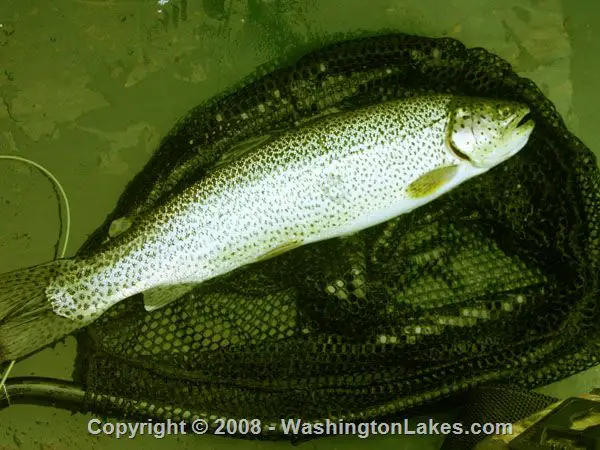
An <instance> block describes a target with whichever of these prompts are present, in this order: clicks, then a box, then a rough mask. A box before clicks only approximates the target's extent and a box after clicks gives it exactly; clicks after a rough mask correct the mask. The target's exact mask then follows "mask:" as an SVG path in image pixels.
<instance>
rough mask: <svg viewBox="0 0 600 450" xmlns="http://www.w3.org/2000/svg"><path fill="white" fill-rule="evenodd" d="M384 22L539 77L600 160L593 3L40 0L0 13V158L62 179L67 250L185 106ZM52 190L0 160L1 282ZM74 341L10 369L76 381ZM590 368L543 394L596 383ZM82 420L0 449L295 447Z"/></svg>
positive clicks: (419, 444) (2, 432) (25, 409)
mask: <svg viewBox="0 0 600 450" xmlns="http://www.w3.org/2000/svg"><path fill="white" fill-rule="evenodd" d="M382 28H387V29H395V30H398V31H402V32H409V33H416V34H423V35H430V36H453V37H456V38H458V39H460V40H462V41H463V42H464V43H465V44H467V45H469V46H483V47H486V48H487V49H489V50H491V51H493V52H496V53H497V54H499V55H500V56H502V57H504V58H505V59H507V60H508V61H510V62H511V63H513V64H514V67H515V69H516V70H517V71H518V72H519V73H521V74H523V75H525V76H528V77H530V78H532V79H533V80H534V81H536V82H537V83H538V84H539V85H540V87H541V88H542V89H543V90H544V92H545V93H546V94H547V95H548V96H549V98H550V99H551V100H552V101H554V102H555V104H556V105H557V107H558V109H559V111H560V112H561V114H563V116H564V117H565V120H566V121H567V123H568V124H569V127H570V128H571V129H572V130H573V131H574V132H575V133H576V134H577V135H578V136H579V137H580V138H581V139H582V140H583V141H584V142H585V143H586V144H587V145H588V146H590V147H591V148H592V149H593V150H595V151H596V154H600V153H599V152H600V144H599V143H600V127H598V125H597V124H598V123H600V120H599V119H600V107H599V106H598V105H599V104H600V89H598V81H597V80H598V76H597V74H598V71H599V69H600V60H599V59H598V58H597V55H598V54H600V4H599V5H596V4H595V3H594V2H585V1H583V0H579V1H560V0H530V1H519V0H512V1H511V0H494V1H489V0H470V1H467V0H463V1H455V2H440V1H439V0H404V1H400V0H386V1H383V0H370V1H359V0H335V1H334V0H321V1H317V0H297V1H285V0H281V1H277V0H230V1H224V0H204V1H201V0H196V1H191V0H188V2H187V4H186V3H185V2H182V1H181V0H171V1H170V2H168V4H166V5H164V6H161V5H159V4H158V3H157V2H155V1H144V0H56V1H54V2H47V1H43V0H30V1H27V0H25V1H15V0H3V1H2V2H1V3H0V98H1V99H2V103H0V153H2V154H14V155H18V156H21V157H25V158H29V159H32V160H34V161H36V162H38V163H40V164H42V165H44V166H45V167H47V168H48V169H50V170H51V171H52V172H53V173H54V174H55V175H56V177H57V178H58V179H59V180H60V181H61V183H62V184H63V186H64V188H65V190H66V192H67V193H68V195H69V199H70V201H71V207H72V219H73V227H72V233H71V241H70V244H69V248H68V252H67V254H72V253H74V251H75V250H76V249H77V248H78V246H79V245H80V244H81V243H82V242H83V240H84V239H85V237H86V236H87V234H88V233H90V232H92V231H93V230H94V229H95V228H96V227H97V226H98V225H99V224H100V223H101V222H102V221H103V220H104V218H105V216H106V214H108V213H109V212H110V211H111V210H112V208H113V207H114V204H115V201H116V200H117V198H118V196H119V194H120V193H121V192H122V190H123V188H124V187H125V185H126V183H127V182H128V181H129V180H130V179H131V177H132V176H133V175H134V174H135V173H137V172H138V171H139V170H140V169H141V168H142V166H143V165H144V163H145V162H146V161H147V159H148V158H149V156H150V154H151V153H152V151H153V150H154V148H155V147H156V145H157V144H158V141H159V139H160V137H161V136H163V135H164V134H165V133H166V132H167V131H168V130H169V129H170V127H171V126H172V125H173V123H174V122H175V120H176V119H177V118H179V117H180V116H182V115H183V114H184V113H185V112H186V111H187V110H188V109H189V108H191V107H192V106H195V105H196V104H198V103H200V102H202V101H203V100H206V99H208V98H210V97H211V96H213V95H215V94H217V93H218V92H220V91H222V90H223V89H225V88H227V87H228V86H230V85H231V84H233V83H235V82H236V81H238V80H239V79H240V78H242V77H243V76H245V75H247V74H249V73H251V72H252V71H253V70H254V68H255V67H256V66H257V65H259V64H262V63H265V62H268V61H270V60H273V59H275V58H277V57H278V56H280V55H282V54H283V53H284V52H288V51H290V50H293V49H296V48H298V49H299V48H302V45H304V44H306V43H308V42H314V41H315V40H320V39H322V38H326V37H327V36H330V35H331V34H333V33H339V32H352V31H356V30H371V31H376V30H379V29H382ZM56 214H57V208H56V200H55V196H54V192H53V190H52V188H51V186H50V184H49V183H48V181H47V180H46V179H45V178H44V177H43V176H41V175H40V174H39V173H38V172H36V171H34V170H32V169H31V168H29V167H27V166H25V165H23V164H20V163H16V162H14V163H13V162H7V161H1V164H0V217H1V218H2V220H0V272H4V271H8V270H11V269H15V268H18V267H23V266H28V265H33V264H37V263H40V262H43V261H46V260H48V259H50V258H52V255H53V246H54V244H55V240H56V236H57V234H58V220H57V217H56ZM74 355H75V347H74V340H73V339H72V338H68V339H67V340H66V342H65V343H60V344H57V345H56V347H55V348H52V349H48V350H45V351H43V352H40V353H39V354H36V355H35V356H34V357H32V358H29V359H27V360H25V361H22V362H19V363H18V364H17V365H16V366H15V369H14V371H13V373H12V375H15V376H22V375H39V376H48V377H57V378H69V377H70V373H71V370H72V363H73V358H74ZM598 374H600V372H599V371H598V370H596V369H593V370H589V371H587V372H586V373H584V374H581V375H578V376H576V377H572V378H571V379H568V380H564V381H563V382H561V383H557V384H556V385H553V386H549V387H547V388H545V389H544V391H545V392H547V393H550V394H551V395H555V396H559V397H565V396H569V395H573V394H578V393H581V392H585V391H588V390H590V389H591V388H593V387H595V386H596V379H597V378H598V376H599V375H598ZM90 417H91V416H84V415H71V414H70V413H68V412H65V411H62V410H55V409H52V408H42V407H33V406H13V407H11V408H8V409H6V410H3V411H0V449H4V448H7V449H12V448H21V449H50V448H52V449H63V448H64V449H70V448H78V447H79V448H95V449H108V448H119V449H120V448H123V449H129V448H131V449H133V448H148V449H158V448H164V447H165V446H168V448H174V449H176V448H181V449H186V448H215V449H233V448H244V449H246V448H253V449H257V448H262V447H265V448H272V449H275V448H283V447H286V448H289V447H290V446H289V445H288V444H276V443H256V442H245V441H236V440H229V439H223V438H214V437H208V436H204V437H194V436H183V437H181V436H180V437H174V436H167V437H165V438H164V439H162V440H157V439H155V438H153V437H148V436H144V437H140V438H137V439H135V440H129V439H126V438H122V439H120V440H115V439H113V438H110V437H106V436H91V435H90V434H89V433H88V432H87V423H88V420H89V419H90ZM440 442H441V437H376V438H369V439H358V438H356V437H337V438H327V439H321V440H318V441H312V442H308V443H306V444H302V445H301V448H305V449H306V448H316V449H326V448H339V449H342V448H356V449H357V448H370V447H371V446H373V445H378V446H381V447H382V448H383V447H386V448H394V449H409V448H419V449H429V448H431V449H435V448H439V445H440Z"/></svg>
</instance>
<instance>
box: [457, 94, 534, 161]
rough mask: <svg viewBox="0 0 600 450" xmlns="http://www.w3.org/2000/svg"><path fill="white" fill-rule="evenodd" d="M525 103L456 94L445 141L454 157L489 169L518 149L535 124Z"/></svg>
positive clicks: (527, 137) (526, 139)
mask: <svg viewBox="0 0 600 450" xmlns="http://www.w3.org/2000/svg"><path fill="white" fill-rule="evenodd" d="M529 113H530V109H529V107H528V106H527V105H525V104H523V103H519V102H514V101H507V100H496V99H485V98H469V97H457V98H455V99H454V100H453V101H452V102H451V104H450V117H449V119H450V120H449V122H448V128H447V130H446V141H447V144H448V147H449V148H450V150H451V151H452V152H453V153H454V155H455V156H456V157H458V158H459V159H461V160H463V161H467V162H469V163H470V164H472V165H473V166H475V167H477V168H481V169H490V168H492V167H494V166H496V165H497V164H500V163H501V162H503V161H506V160H507V159H508V158H510V157H511V156H513V155H514V154H516V153H517V152H518V151H519V150H521V149H522V148H523V147H524V146H525V144H527V141H528V140H529V136H530V135H531V133H532V131H533V128H534V126H535V123H534V121H533V120H532V119H531V118H530V117H529Z"/></svg>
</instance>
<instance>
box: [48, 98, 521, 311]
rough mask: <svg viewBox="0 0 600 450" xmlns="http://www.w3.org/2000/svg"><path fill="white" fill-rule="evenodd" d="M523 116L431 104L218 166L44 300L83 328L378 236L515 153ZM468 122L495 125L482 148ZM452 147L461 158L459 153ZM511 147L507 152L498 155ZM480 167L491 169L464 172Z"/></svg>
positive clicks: (286, 139)
mask: <svg viewBox="0 0 600 450" xmlns="http://www.w3.org/2000/svg"><path fill="white" fill-rule="evenodd" d="M505 103H506V102H505ZM469 108H471V109H469ZM465 111H467V112H465ZM527 112H528V109H527V108H526V107H524V106H523V105H515V104H509V103H506V104H500V103H498V102H496V101H492V100H477V101H475V100H471V99H461V98H457V97H455V96H451V95H431V96H424V97H415V98H410V99H404V100H396V101H390V102H386V103H381V104H377V105H373V106H369V107H365V108H362V109H358V110H355V111H351V112H343V113H337V114H334V115H330V116H328V117H325V118H321V119H319V120H317V121H315V122H312V123H309V124H306V125H303V126H302V127H300V128H298V129H294V130H291V131H288V132H285V133H283V134H281V135H279V136H276V137H274V138H272V139H270V140H268V141H266V142H264V143H262V144H260V145H258V147H256V148H253V149H251V150H250V151H248V152H246V153H244V154H243V155H242V156H240V157H239V158H234V159H232V160H231V161H229V162H228V163H226V164H223V165H220V166H217V167H216V168H215V169H214V170H213V171H211V172H209V173H208V174H207V175H206V176H205V177H204V178H203V179H202V180H200V181H199V182H197V183H195V184H193V185H191V186H190V187H188V188H187V189H186V190H184V191H183V192H182V193H180V194H179V195H177V196H176V197H173V198H171V199H169V200H168V201H167V202H166V203H164V204H162V205H161V206H159V207H157V208H156V209H155V210H152V211H150V212H149V213H147V214H146V215H145V216H143V217H142V218H140V219H138V220H137V222H135V223H134V224H133V225H132V226H131V227H130V228H129V229H128V230H127V231H125V232H124V233H123V234H121V235H119V236H118V237H117V238H116V239H115V240H114V241H112V242H111V243H110V244H108V245H107V246H105V247H104V248H103V249H102V250H101V251H100V252H97V253H94V254H92V255H89V256H86V257H78V258H75V259H72V260H68V262H67V261H65V262H67V264H65V265H64V266H63V267H62V268H61V270H60V271H59V274H58V275H57V276H54V277H53V278H52V279H50V281H49V283H48V286H47V288H46V291H45V292H46V296H47V297H48V299H49V300H50V302H51V305H52V308H53V310H54V311H55V312H56V313H57V314H59V315H60V316H63V317H66V318H71V319H77V320H93V319H94V318H96V317H98V316H99V315H101V314H102V313H103V312H104V311H106V310H107V309H108V308H110V307H111V306H112V305H114V304H115V303H116V302H118V301H120V300H123V299H125V298H127V297H130V296H132V295H134V294H137V293H141V292H144V297H145V303H146V305H147V308H148V309H153V308H154V307H159V306H162V305H164V304H166V303H168V302H169V301H170V300H172V299H175V298H177V297H179V296H180V293H177V295H174V294H171V295H168V294H166V291H164V290H162V288H164V287H169V286H171V287H177V288H178V289H184V290H185V289H186V286H188V285H193V284H197V283H201V282H203V281H205V280H208V279H210V278H213V277H216V276H219V275H222V274H225V273H228V272H230V271H232V270H234V269H236V268H239V267H241V266H244V265H247V264H251V263H253V262H256V261H260V260H263V259H266V258H269V257H273V256H276V255H277V254H279V253H282V252H284V251H289V250H291V249H293V248H295V247H298V246H300V245H305V244H309V243H314V242H318V241H322V240H324V239H330V238H335V237H341V236H346V235H349V234H352V233H354V232H357V231H360V230H362V229H364V228H367V227H370V226H373V225H376V224H379V223H381V222H384V221H386V220H389V219H391V218H393V217H395V216H397V215H399V214H403V213H406V212H409V211H411V210H413V209H415V208H417V207H419V206H421V205H423V204H425V203H427V202H429V201H431V200H433V199H435V198H437V197H439V196H440V195H442V194H443V193H445V192H447V191H449V190H450V189H452V188H454V187H455V186H457V185H458V184H460V183H462V182H464V181H466V180H467V179H469V178H471V177H473V176H476V175H479V174H481V173H484V172H485V171H486V170H488V169H489V168H490V167H492V166H493V165H495V164H497V163H499V162H501V161H503V160H505V159H506V158H507V157H509V156H511V155H512V154H514V153H515V152H516V151H518V150H520V148H522V146H523V145H524V144H525V142H526V141H527V138H528V136H529V133H530V132H531V129H532V126H529V127H527V128H526V129H522V128H517V126H516V124H515V123H513V122H514V120H513V118H514V117H517V116H518V117H517V118H518V119H521V118H522V117H523V116H524V115H525V114H526V113H527ZM471 116H476V117H479V118H480V119H481V118H484V119H486V120H483V121H481V120H480V121H479V123H482V122H483V123H484V125H485V126H488V125H490V124H493V123H500V124H502V126H499V127H497V129H494V127H493V126H491V125H490V126H489V127H488V129H485V130H484V131H485V134H486V135H489V139H487V140H484V141H485V142H484V144H485V145H484V147H478V146H477V145H478V141H477V139H476V136H475V135H474V134H473V133H474V128H473V124H472V123H471V124H470V127H466V126H465V124H464V121H469V120H470V118H471ZM506 117H508V118H510V120H509V121H507V120H506ZM501 119H502V120H501ZM494 120H495V122H494ZM503 120H504V121H503ZM517 122H518V120H517ZM469 129H470V130H471V134H469ZM484 131H481V133H484ZM523 136H524V137H525V138H524V140H523ZM517 137H518V138H519V139H517V140H516V141H514V142H513V140H511V139H513V138H514V139H516V138H517ZM453 139H454V140H456V141H457V142H458V143H459V144H460V145H462V146H463V147H464V148H463V147H461V150H460V152H458V153H457V152H456V151H453V148H452V146H451V145H450V143H451V141H452V140H453ZM517 141H518V145H517V144H515V142H517ZM511 143H513V144H514V145H512V147H515V148H512V147H511V148H510V149H509V150H510V151H508V150H507V149H505V148H504V147H505V146H507V145H508V146H510V145H509V144H511ZM454 144H456V142H454ZM516 147H518V148H516ZM469 153H470V154H471V156H473V159H472V158H469V157H468V155H469ZM482 155H483V156H484V157H486V158H487V159H490V161H491V163H489V164H485V165H483V166H482V165H481V164H474V161H476V159H477V157H481V156H482ZM488 162H489V161H488ZM173 292H179V291H173Z"/></svg>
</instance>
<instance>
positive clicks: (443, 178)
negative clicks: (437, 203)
mask: <svg viewBox="0 0 600 450" xmlns="http://www.w3.org/2000/svg"><path fill="white" fill-rule="evenodd" d="M457 171H458V166H457V165H453V166H445V167H438V168H437V169H433V170H432V171H430V172H427V173H426V174H425V175H421V176H420V177H419V178H417V179H416V180H415V181H413V182H412V183H410V184H409V185H408V187H407V188H406V193H407V194H408V195H409V197H411V198H421V197H427V196H428V195H431V194H433V193H434V192H435V191H437V190H438V189H440V188H441V187H442V186H444V185H445V184H446V183H448V182H449V181H450V180H452V178H454V175H456V172H457Z"/></svg>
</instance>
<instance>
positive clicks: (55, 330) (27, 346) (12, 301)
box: [0, 259, 84, 364]
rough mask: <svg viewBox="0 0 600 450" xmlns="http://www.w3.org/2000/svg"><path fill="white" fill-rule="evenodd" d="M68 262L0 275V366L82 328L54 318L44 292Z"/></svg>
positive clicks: (60, 318) (54, 315) (48, 264)
mask: <svg viewBox="0 0 600 450" xmlns="http://www.w3.org/2000/svg"><path fill="white" fill-rule="evenodd" d="M69 262H70V261H69V260H64V259H61V260H56V261H53V262H50V263H47V264H41V265H39V266H34V267H30V268H27V269H21V270H15V271H13V272H8V273H5V274H2V275H0V364H1V363H2V362H5V361H10V360H14V359H18V358H21V357H23V356H26V355H28V354H30V353H33V352H35V351H37V350H39V349H41V348H43V347H45V346H47V345H49V344H52V343H53V342H55V341H57V340H59V339H60V338H62V337H64V336H66V335H67V334H70V333H72V332H73V331H75V330H76V329H78V328H80V327H81V326H83V325H84V324H80V323H78V322H74V321H72V320H68V319H65V318H62V317H59V316H58V315H56V314H55V313H54V311H53V310H52V306H51V304H50V301H49V300H48V298H47V296H46V292H45V291H46V287H47V285H48V283H49V282H50V280H51V279H52V278H53V277H54V276H56V275H57V274H58V273H60V271H61V270H62V268H63V266H64V265H65V264H67V263H69Z"/></svg>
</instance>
